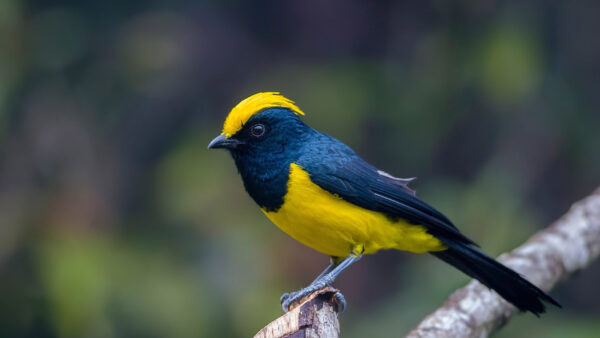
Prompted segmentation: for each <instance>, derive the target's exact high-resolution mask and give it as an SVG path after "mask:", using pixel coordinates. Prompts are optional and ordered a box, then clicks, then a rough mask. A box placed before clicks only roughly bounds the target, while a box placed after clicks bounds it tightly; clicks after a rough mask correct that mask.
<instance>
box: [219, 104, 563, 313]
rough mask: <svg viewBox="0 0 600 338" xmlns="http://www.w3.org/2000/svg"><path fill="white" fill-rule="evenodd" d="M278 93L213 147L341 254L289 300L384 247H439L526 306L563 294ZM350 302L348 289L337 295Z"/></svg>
mask: <svg viewBox="0 0 600 338" xmlns="http://www.w3.org/2000/svg"><path fill="white" fill-rule="evenodd" d="M301 115H304V113H303V112H302V111H301V110H300V108H298V106H296V105H295V104H294V102H293V101H291V100H289V99H287V98H285V97H284V96H282V95H280V94H279V93H278V92H263V93H257V94H255V95H252V96H250V97H248V98H246V99H245V100H243V101H241V102H240V103H239V104H238V105H236V106H235V107H234V108H233V109H232V110H231V112H230V113H229V115H228V116H227V118H226V119H225V123H224V126H223V131H222V134H221V135H219V136H217V137H216V138H215V139H214V140H212V141H211V142H210V144H209V145H208V148H226V149H228V150H229V152H230V153H231V155H232V157H233V159H234V161H235V164H236V165H237V168H238V171H239V173H240V175H241V176H242V179H243V182H244V186H245V188H246V190H247V191H248V194H250V196H251V197H252V198H253V199H254V201H256V203H257V204H258V205H259V206H260V208H261V210H262V211H263V212H264V213H265V215H266V216H267V217H268V218H269V219H270V220H271V221H272V222H273V223H275V224H276V225H277V226H278V227H279V228H280V229H281V230H283V231H284V232H286V233H287V234H288V235H290V236H292V237H293V238H295V239H296V240H298V241H299V242H301V243H303V244H305V245H307V246H309V247H311V248H313V249H315V250H317V251H319V252H321V253H324V254H326V255H329V256H331V264H330V265H329V266H328V267H327V268H326V269H325V271H323V272H322V273H321V274H320V275H319V276H318V277H317V278H316V279H315V280H314V281H313V282H312V283H311V284H310V285H309V286H308V287H306V288H304V289H302V290H299V291H296V292H292V293H289V294H287V293H286V294H284V295H283V296H282V297H281V304H282V306H283V309H284V311H287V309H288V305H289V304H291V303H292V302H294V301H297V300H299V299H301V298H302V297H304V296H306V295H308V294H309V293H312V292H314V291H315V290H318V289H320V288H322V287H324V286H326V285H330V284H331V283H332V282H333V281H334V279H335V278H336V277H337V276H338V275H339V274H340V272H342V270H344V269H345V268H347V267H348V266H350V265H351V264H352V263H354V262H356V261H358V260H359V259H360V258H361V257H362V256H363V255H364V254H372V253H375V252H377V251H379V250H382V249H396V250H403V251H410V252H414V253H425V252H429V253H431V254H433V255H434V256H436V257H438V258H440V259H442V260H443V261H445V262H447V263H449V264H451V265H453V266H455V267H456V268H458V269H459V270H461V271H462V272H464V273H466V274H467V275H469V276H471V277H473V278H476V279H478V280H479V281H480V282H482V283H483V284H485V285H486V286H488V287H489V288H491V289H493V290H495V291H496V292H497V293H499V294H500V295H501V296H502V297H504V298H505V299H506V300H507V301H509V302H511V303H512V304H514V305H515V306H516V307H517V308H519V309H520V310H522V311H531V312H532V313H534V314H536V315H537V314H539V313H542V312H544V310H545V307H544V304H543V302H542V301H546V302H549V303H552V304H554V305H556V306H560V305H559V304H558V302H557V301H556V300H554V299H553V298H552V297H550V296H549V295H547V294H546V293H544V291H542V290H540V289H539V288H537V287H536V286H535V285H533V284H531V283H530V282H529V281H527V280H526V279H524V278H523V277H521V276H520V275H519V274H518V273H516V272H515V271H513V270H511V269H509V268H507V267H506V266H504V265H502V264H500V263H498V262H497V261H496V260H494V259H493V258H491V257H489V256H487V255H486V254H484V253H483V252H481V251H479V250H478V249H477V248H476V247H475V244H474V243H473V241H471V240H470V239H469V238H467V237H466V236H464V235H463V234H461V233H460V231H458V229H457V228H456V227H455V226H454V225H453V224H452V222H451V221H450V220H449V219H448V218H446V217H445V216H444V215H442V214H441V213H440V212H439V211H437V210H435V209H434V208H433V207H431V206H430V205H428V204H427V203H425V202H423V201H422V200H421V199H419V198H418V197H417V196H415V193H414V191H413V190H411V189H410V188H409V187H408V183H409V182H410V181H411V179H402V178H396V177H393V176H391V175H390V174H388V173H386V172H384V171H381V170H378V169H377V168H375V167H374V166H372V165H370V164H369V163H367V162H366V161H364V160H363V159H362V158H361V157H359V156H358V155H357V154H356V153H355V152H354V151H353V150H352V149H350V147H348V146H347V145H345V144H344V143H342V142H340V141H338V140H337V139H335V138H333V137H331V136H329V135H326V134H324V133H321V132H318V131H316V130H315V129H313V128H311V127H309V126H308V125H306V124H305V123H304V122H302V120H301V119H300V116H301ZM336 296H337V297H338V299H339V301H340V302H341V303H342V305H343V306H345V301H344V298H343V296H342V295H341V294H337V295H336Z"/></svg>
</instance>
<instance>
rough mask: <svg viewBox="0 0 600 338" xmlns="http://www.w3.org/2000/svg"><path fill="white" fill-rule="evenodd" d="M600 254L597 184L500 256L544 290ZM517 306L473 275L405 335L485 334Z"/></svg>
mask: <svg viewBox="0 0 600 338" xmlns="http://www.w3.org/2000/svg"><path fill="white" fill-rule="evenodd" d="M598 255H600V189H598V190H596V192H595V193H594V194H592V195H591V196H589V197H587V198H585V199H584V200H582V201H579V202H577V203H575V204H574V205H573V206H572V207H571V210H570V211H569V212H568V213H567V214H566V215H564V216H563V217H562V218H560V219H559V220H558V221H556V222H555V223H554V224H552V225H551V226H550V227H548V228H547V229H544V230H541V231H539V232H538V233H536V234H535V235H534V236H533V237H531V238H530V239H529V240H528V241H527V242H525V244H523V245H521V246H520V247H518V248H516V249H515V250H513V251H512V252H510V253H505V254H502V255H501V256H500V257H499V259H498V260H499V261H501V262H502V263H503V264H505V265H506V266H508V267H510V268H512V269H514V270H515V271H517V272H519V273H520V274H522V275H523V276H525V277H526V278H527V279H528V280H529V281H531V282H532V283H534V284H535V285H537V286H538V287H540V288H541V289H543V290H545V291H549V290H551V289H552V288H553V287H554V286H555V285H556V284H557V283H558V282H559V281H561V280H564V279H566V278H568V277H569V276H571V275H573V274H574V273H577V272H578V271H581V270H583V269H585V268H586V267H587V266H588V265H590V264H591V263H592V261H594V260H595V259H596V258H598ZM516 312H517V309H516V308H515V307H514V306H512V305H511V304H509V303H507V302H506V301H505V300H504V299H502V298H501V297H500V296H498V294H496V293H495V292H491V291H490V290H489V289H488V288H486V287H485V286H483V285H482V284H481V283H479V282H478V281H475V280H474V281H471V282H470V283H469V284H468V285H467V286H465V287H464V288H462V289H459V290H458V291H456V292H454V293H453V294H452V295H451V296H450V297H449V298H448V300H446V302H445V303H444V304H443V305H442V307H440V308H438V309H437V310H436V311H435V312H433V313H432V314H430V315H428V316H427V317H425V319H423V321H422V322H421V323H420V324H419V325H418V326H417V327H416V328H415V329H414V330H412V331H411V332H410V333H409V334H408V336H407V337H411V338H416V337H478V338H481V337H487V336H489V335H490V333H492V332H494V331H495V330H497V329H498V328H500V327H501V326H502V325H504V324H505V323H506V322H507V321H508V320H509V319H510V317H511V316H512V315H513V314H515V313H516Z"/></svg>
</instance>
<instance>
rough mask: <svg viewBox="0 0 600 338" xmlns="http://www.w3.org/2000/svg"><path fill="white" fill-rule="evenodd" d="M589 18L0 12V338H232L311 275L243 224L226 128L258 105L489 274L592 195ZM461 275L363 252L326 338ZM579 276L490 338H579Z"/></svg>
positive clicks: (358, 11) (498, 5)
mask: <svg viewBox="0 0 600 338" xmlns="http://www.w3.org/2000/svg"><path fill="white" fill-rule="evenodd" d="M598 17H600V2H598V1H577V2H575V1H571V2H569V1H543V0H538V1H491V0H485V1H479V0H472V1H453V2H450V1H421V2H418V1H412V2H406V3H405V2H399V1H377V2H374V1H372V2H367V1H342V0H334V1H318V0H294V1H233V0H230V1H193V0H176V1H166V0H154V1H100V0H92V1H76V0H71V1H42V0H37V1H36V0H29V1H25V0H1V1H0V337H248V336H251V335H252V334H254V333H255V332H256V331H257V330H259V329H260V328H261V327H263V326H264V325H265V324H267V323H268V322H269V321H270V320H272V319H274V318H276V317H277V316H279V315H280V314H281V308H280V305H279V301H278V300H279V296H280V295H281V294H282V293H283V292H286V291H290V290H295V289H298V288H300V287H302V286H304V285H306V284H307V283H308V282H310V281H311V280H312V278H313V277H315V276H316V274H317V273H318V272H319V271H320V270H321V269H322V268H323V267H324V266H325V265H326V264H327V257H324V256H322V255H320V254H318V253H315V252H313V251H311V250H310V249H308V248H305V247H302V246H301V245H300V244H297V243H296V242H294V241H293V240H292V239H290V238H288V237H287V236H286V235H285V234H283V233H282V232H281V231H279V230H278V229H277V228H276V227H275V226H273V225H272V224H270V223H269V221H268V220H267V219H266V218H265V217H264V216H263V215H262V213H261V212H259V210H258V208H257V207H256V206H255V205H254V203H253V202H252V200H251V199H250V198H249V197H248V196H247V194H246V193H245V191H244V190H243V186H242V183H241V180H240V178H239V177H238V175H237V173H236V169H235V167H234V164H233V162H232V160H231V159H230V158H229V155H227V153H226V152H218V151H208V150H207V149H206V145H207V144H208V142H209V141H210V140H211V139H212V137H214V136H216V135H217V134H219V132H220V128H221V123H222V121H223V119H224V118H225V116H226V115H227V113H228V111H229V109H231V107H233V106H234V105H235V104H236V103H237V102H238V101H239V100H241V99H243V98H245V97H246V96H248V95H250V94H253V93H255V92H258V91H267V90H278V91H282V92H283V93H284V94H285V95H286V96H289V97H290V98H292V99H293V100H295V101H296V102H297V103H298V105H299V106H300V107H301V108H302V109H303V110H304V111H305V112H306V114H307V115H306V117H305V121H306V122H307V123H309V124H310V125H312V126H313V127H315V128H317V129H319V130H321V131H324V132H327V133H330V134H332V135H334V136H336V137H337V138H339V139H341V140H343V141H344V142H346V143H348V144H349V145H351V146H352V147H354V148H355V149H356V150H357V151H358V152H359V154H361V155H362V156H363V157H364V158H366V159H367V160H368V161H370V162H372V163H373V164H375V165H377V166H378V167H380V168H382V169H385V170H386V171H388V172H390V173H392V174H394V175H396V176H401V177H412V176H418V177H419V180H417V181H416V184H414V185H413V186H414V187H415V188H416V189H417V190H418V193H419V195H420V196H421V197H422V198H424V199H425V200H427V201H429V202H430V203H432V204H433V205H435V206H437V208H438V209H440V210H441V211H442V212H444V213H446V214H447V215H448V216H449V217H450V218H451V219H453V220H454V222H455V223H456V224H457V225H458V226H459V228H460V229H461V230H463V231H464V232H465V233H466V234H467V235H468V236H469V237H471V238H473V239H474V240H475V241H476V242H478V243H479V244H480V245H481V246H482V247H483V248H484V250H485V251H486V252H488V253H490V254H492V255H497V254H499V253H501V252H503V251H506V250H509V249H511V248H513V247H515V246H517V245H518V244H519V243H521V242H523V241H524V240H525V239H527V238H528V237H529V236H530V235H531V234H532V233H533V232H535V231H536V230H537V229H539V228H541V227H544V226H546V225H548V224H549V223H550V222H551V221H552V220H554V219H556V218H557V217H558V216H560V215H561V214H563V213H564V212H566V211H567V210H568V208H569V206H570V204H571V203H572V202H574V201H575V200H577V199H579V198H581V197H583V196H585V195H586V194H588V193H590V192H591V191H592V190H593V189H594V188H595V187H596V186H597V185H598V184H599V183H600V175H599V173H600V151H599V149H600V135H599V127H600V113H599V108H600V95H598V94H599V92H598V90H599V88H600V62H598V60H599V57H600V39H598V31H599V29H600V21H598ZM466 281H467V278H466V277H465V276H464V275H462V274H461V273H459V272H458V271H456V270H454V269H453V268H451V267H449V266H446V265H444V264H443V263H441V262H438V261H437V260H435V259H434V258H433V257H431V256H428V255H422V256H418V255H411V254H405V253H398V252H382V253H380V254H378V255H375V256H371V257H366V258H364V259H363V260H362V261H360V262H359V263H358V264H356V265H355V266H352V268H351V269H349V270H348V271H346V272H345V273H344V274H342V276H341V277H340V278H339V280H338V281H337V282H336V286H338V287H339V288H341V289H342V290H343V292H344V294H345V295H346V297H347V299H348V302H349V310H348V311H347V312H346V313H345V314H344V315H343V316H342V317H341V326H342V333H343V335H344V336H345V337H365V336H371V337H397V336H401V335H402V334H403V333H406V332H407V331H408V330H409V329H411V328H412V327H413V326H414V325H415V324H416V323H418V321H419V320H420V319H421V318H422V317H424V316H425V315H426V314H427V313H429V312H431V311H432V310H433V309H435V308H436V307H437V306H438V305H440V304H441V303H442V302H443V301H444V300H445V298H446V297H447V295H448V294H449V293H450V292H451V291H452V290H454V289H456V288H458V287H460V286H462V285H464V284H465V283H466ZM598 285H600V266H599V264H598V263H596V264H595V265H593V266H591V267H590V268H589V269H588V270H586V271H585V272H583V273H581V274H580V275H578V276H577V277H575V278H573V279H572V280H570V281H568V282H567V283H566V284H563V285H561V286H560V287H558V288H557V289H556V290H555V291H553V295H555V296H556V297H557V298H558V299H560V300H561V302H562V303H563V305H564V309H563V310H560V311H559V310H556V309H550V313H549V314H547V315H545V316H543V317H542V318H541V319H537V318H535V317H534V316H532V315H524V316H520V317H519V318H517V319H516V320H514V321H511V322H510V324H509V325H508V327H507V328H506V329H505V330H503V331H502V332H501V333H499V334H498V335H497V336H498V337H592V336H596V337H597V334H598V331H599V330H600V321H598V318H599V317H598V315H600V288H598Z"/></svg>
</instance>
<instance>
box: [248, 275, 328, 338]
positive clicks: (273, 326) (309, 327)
mask: <svg viewBox="0 0 600 338" xmlns="http://www.w3.org/2000/svg"><path fill="white" fill-rule="evenodd" d="M337 291H338V290H336V289H334V288H331V287H329V286H327V287H325V288H323V289H320V290H317V291H315V292H313V293H312V294H310V295H308V296H306V297H304V298H302V299H301V300H300V304H299V305H298V303H296V304H292V306H291V307H290V311H288V312H286V313H285V314H284V315H283V316H281V317H279V318H277V319H275V320H274V321H272V322H271V323H269V325H267V326H265V327H264V328H263V329H262V330H260V331H258V333H257V334H256V335H255V336H254V338H275V337H289V338H292V337H294V338H300V337H302V338H337V337H339V335H340V324H339V322H338V318H337V313H338V304H337V302H336V300H335V297H334V294H335V293H336V292H337Z"/></svg>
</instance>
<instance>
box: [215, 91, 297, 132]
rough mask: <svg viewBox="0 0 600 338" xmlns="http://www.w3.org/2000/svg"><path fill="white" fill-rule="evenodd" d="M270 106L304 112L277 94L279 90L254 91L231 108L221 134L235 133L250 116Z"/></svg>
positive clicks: (292, 102)
mask: <svg viewBox="0 0 600 338" xmlns="http://www.w3.org/2000/svg"><path fill="white" fill-rule="evenodd" d="M271 107H283V108H288V109H290V110H291V111H293V112H294V113H296V114H297V115H304V112H302V110H300V108H298V106H296V105H295V104H294V101H292V100H290V99H288V98H286V97H285V96H283V95H281V94H279V92H262V93H256V94H254V95H252V96H250V97H248V98H246V99H244V100H243V101H242V102H240V103H238V104H237V105H236V106H235V107H233V109H231V111H230V112H229V115H227V118H226V119H225V123H224V124H223V134H225V137H227V138H229V137H231V136H233V135H235V134H236V133H237V132H238V131H240V130H241V129H242V127H243V126H244V124H245V123H246V122H248V120H249V119H250V118H251V117H252V116H254V115H256V114H258V113H260V112H261V111H263V110H265V109H267V108H271Z"/></svg>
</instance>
